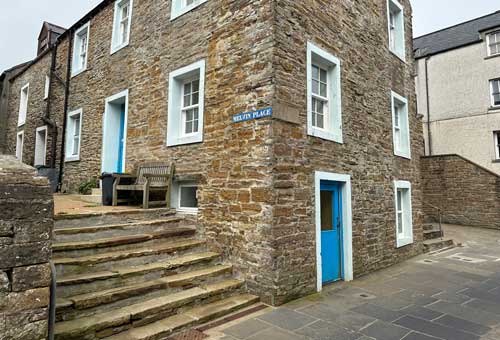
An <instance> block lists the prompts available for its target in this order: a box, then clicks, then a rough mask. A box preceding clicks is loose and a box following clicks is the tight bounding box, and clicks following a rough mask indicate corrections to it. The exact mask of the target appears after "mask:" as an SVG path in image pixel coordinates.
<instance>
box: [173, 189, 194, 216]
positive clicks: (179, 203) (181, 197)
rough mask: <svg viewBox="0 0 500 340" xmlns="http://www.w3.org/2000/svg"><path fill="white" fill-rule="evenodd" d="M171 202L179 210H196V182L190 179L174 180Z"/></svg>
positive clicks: (189, 211) (188, 211)
mask: <svg viewBox="0 0 500 340" xmlns="http://www.w3.org/2000/svg"><path fill="white" fill-rule="evenodd" d="M171 198H172V203H173V205H174V207H175V208H176V209H177V210H178V211H181V212H187V213H197V212H198V183H196V182H192V181H180V182H179V181H174V183H173V186H172V197H171Z"/></svg>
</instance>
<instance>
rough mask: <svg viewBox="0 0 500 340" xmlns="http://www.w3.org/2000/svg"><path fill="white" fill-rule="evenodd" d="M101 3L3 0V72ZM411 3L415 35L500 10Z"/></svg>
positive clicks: (435, 0)
mask: <svg viewBox="0 0 500 340" xmlns="http://www.w3.org/2000/svg"><path fill="white" fill-rule="evenodd" d="M235 1H237V0H235ZM361 1H362V0H361ZM380 1H384V0H380ZM99 2H101V0H0V72H1V71H2V70H5V69H7V68H9V67H11V66H13V65H16V64H19V63H22V62H24V61H28V60H30V59H32V58H34V57H35V54H36V45H37V38H38V33H39V32H40V29H41V27H42V23H43V21H44V20H45V21H48V22H51V23H54V24H57V25H60V26H63V27H69V26H71V24H73V23H74V22H75V21H77V20H78V19H79V18H81V17H82V16H83V15H84V14H85V13H87V12H88V11H89V10H91V9H92V8H93V7H94V6H95V5H97V4H98V3H99ZM411 2H412V4H413V11H414V13H413V20H414V22H413V23H414V35H415V36H420V35H423V34H426V33H429V32H433V31H436V30H438V29H441V28H445V27H448V26H451V25H454V24H457V23H460V22H462V21H466V20H469V19H473V18H476V17H479V16H482V15H485V14H488V13H491V12H494V11H497V10H500V2H499V1H498V0H472V1H471V0H411Z"/></svg>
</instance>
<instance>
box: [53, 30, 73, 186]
mask: <svg viewBox="0 0 500 340" xmlns="http://www.w3.org/2000/svg"><path fill="white" fill-rule="evenodd" d="M73 35H74V32H73V31H71V32H70V33H69V37H68V45H69V46H68V60H67V65H66V84H65V89H64V118H63V119H64V120H63V122H64V123H63V131H62V138H63V140H62V143H61V161H60V162H59V176H58V177H59V178H58V184H57V191H59V192H60V191H61V187H62V178H63V171H64V152H65V150H64V149H65V144H66V141H65V136H66V125H67V123H68V122H67V118H68V117H67V116H68V105H69V84H70V77H71V60H72V58H71V55H72V54H73Z"/></svg>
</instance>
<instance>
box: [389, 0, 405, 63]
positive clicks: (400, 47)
mask: <svg viewBox="0 0 500 340" xmlns="http://www.w3.org/2000/svg"><path fill="white" fill-rule="evenodd" d="M394 8H396V9H397V10H399V13H398V15H397V17H396V20H397V22H396V23H395V25H396V27H395V28H393V27H392V22H391V13H392V12H393V10H392V9H394ZM387 29H388V34H389V50H390V51H391V52H392V53H394V54H395V55H396V56H397V57H398V58H399V59H401V60H402V61H404V62H405V61H406V37H405V15H404V6H403V5H402V4H401V3H400V2H399V1H397V0H387ZM393 33H394V34H396V35H394V34H393ZM393 40H394V44H395V45H396V46H393Z"/></svg>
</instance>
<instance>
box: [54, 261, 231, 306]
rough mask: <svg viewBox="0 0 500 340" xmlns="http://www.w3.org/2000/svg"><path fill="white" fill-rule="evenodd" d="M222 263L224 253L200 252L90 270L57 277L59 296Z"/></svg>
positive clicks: (133, 282) (112, 286)
mask: <svg viewBox="0 0 500 340" xmlns="http://www.w3.org/2000/svg"><path fill="white" fill-rule="evenodd" d="M220 262H221V257H220V254H218V253H214V252H198V253H193V254H187V255H183V256H179V257H175V258H172V259H169V260H166V261H154V262H151V263H145V264H141V265H137V266H128V267H127V266H125V267H113V268H112V270H109V271H99V272H92V271H89V272H86V273H84V274H77V275H69V276H61V277H58V279H57V289H58V297H61V298H64V297H68V296H73V295H79V294H86V293H90V292H96V291H100V290H106V289H112V288H116V287H121V286H124V285H133V284H137V283H141V282H146V281H150V280H155V279H159V278H162V277H164V276H170V275H176V274H181V273H185V272H188V271H194V270H198V269H202V268H206V267H207V266H213V265H216V264H219V263H220Z"/></svg>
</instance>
